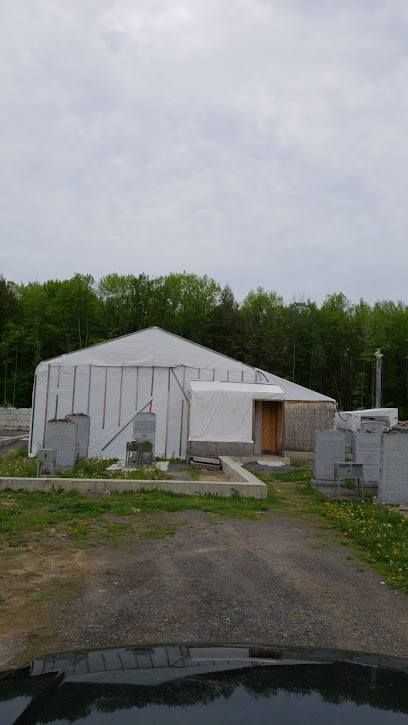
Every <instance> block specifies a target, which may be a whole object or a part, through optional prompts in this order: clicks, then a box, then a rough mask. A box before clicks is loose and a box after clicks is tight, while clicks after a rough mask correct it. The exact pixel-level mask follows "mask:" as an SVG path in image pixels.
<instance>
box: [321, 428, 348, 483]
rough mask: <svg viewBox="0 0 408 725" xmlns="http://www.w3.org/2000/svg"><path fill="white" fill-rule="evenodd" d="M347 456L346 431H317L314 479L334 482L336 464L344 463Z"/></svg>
mask: <svg viewBox="0 0 408 725" xmlns="http://www.w3.org/2000/svg"><path fill="white" fill-rule="evenodd" d="M345 454H346V436H345V433H344V431H340V430H339V431H332V430H321V431H316V433H315V451H314V479H315V480H316V481H323V480H325V481H333V480H334V464H335V463H344V460H345Z"/></svg>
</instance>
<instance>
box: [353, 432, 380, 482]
mask: <svg viewBox="0 0 408 725" xmlns="http://www.w3.org/2000/svg"><path fill="white" fill-rule="evenodd" d="M353 437H354V445H353V450H354V462H355V463H362V464H363V466H364V481H366V482H367V483H378V480H379V478H380V451H381V433H354V435H353Z"/></svg>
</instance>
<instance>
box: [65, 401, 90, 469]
mask: <svg viewBox="0 0 408 725" xmlns="http://www.w3.org/2000/svg"><path fill="white" fill-rule="evenodd" d="M69 417H70V418H72V420H74V421H75V423H76V424H77V460H78V461H83V460H84V459H85V458H88V449H89V432H90V428H91V419H90V417H89V415H85V413H73V414H72V415H70V416H69Z"/></svg>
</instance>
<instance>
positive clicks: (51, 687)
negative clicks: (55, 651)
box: [0, 645, 408, 725]
mask: <svg viewBox="0 0 408 725" xmlns="http://www.w3.org/2000/svg"><path fill="white" fill-rule="evenodd" d="M407 713H408V660H406V659H403V658H400V659H396V658H388V657H382V656H372V655H367V654H361V653H360V654H359V653H350V652H342V651H335V650H317V649H307V648H273V647H266V646H265V647H262V646H252V647H248V646H224V647H219V646H196V645H193V646H187V645H180V646H175V645H171V646H159V647H139V648H138V647H126V648H120V649H107V650H97V651H90V652H74V653H70V654H61V655H52V656H48V657H45V658H43V659H37V660H33V661H32V662H31V663H30V664H29V665H27V666H25V667H22V668H20V669H17V670H13V671H11V672H3V673H1V674H0V723H1V725H9V724H10V725H11V723H16V724H17V723H21V724H22V723H27V724H28V723H76V722H79V721H81V722H87V723H118V724H119V723H134V722H136V720H137V722H138V723H146V724H147V723H148V724H149V725H153V723H156V722H159V721H160V723H163V725H164V723H167V722H169V723H173V722H178V723H180V724H181V723H184V722H186V723H187V722H197V723H204V722H208V719H210V720H213V722H214V723H216V722H226V721H227V722H229V721H231V722H234V725H238V724H239V723H241V722H242V723H244V722H245V723H246V724H247V723H248V719H249V718H251V719H255V720H257V721H259V722H263V721H265V722H272V720H273V722H274V723H291V725H295V724H296V723H308V722H313V723H314V725H318V724H319V723H328V722H333V723H337V722H339V723H340V722H341V721H342V719H343V721H344V718H347V719H348V720H349V725H353V724H354V723H356V724H357V723H359V725H360V723H364V722H370V723H371V725H375V724H376V723H377V722H378V723H380V722H381V723H382V725H386V723H388V722H390V723H399V722H401V723H402V722H406V714H407ZM365 716H366V717H367V720H366V719H364V718H365ZM377 717H380V719H378V720H377V719H376V718H377ZM387 717H388V718H391V719H387ZM353 718H354V719H353ZM400 718H403V719H400Z"/></svg>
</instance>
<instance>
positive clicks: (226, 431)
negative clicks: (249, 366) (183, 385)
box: [189, 381, 285, 443]
mask: <svg viewBox="0 0 408 725" xmlns="http://www.w3.org/2000/svg"><path fill="white" fill-rule="evenodd" d="M284 399H285V394H284V392H283V390H282V388H280V387H278V386H277V385H267V384H266V385H265V384H263V385H253V384H251V385H250V384H248V385H246V384H245V383H238V384H234V383H217V382H209V383H207V384H206V383H205V382H202V381H197V382H193V383H192V384H191V421H190V436H189V440H190V441H205V442H210V441H217V442H234V443H253V437H252V423H253V401H254V400H278V401H279V400H284Z"/></svg>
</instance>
